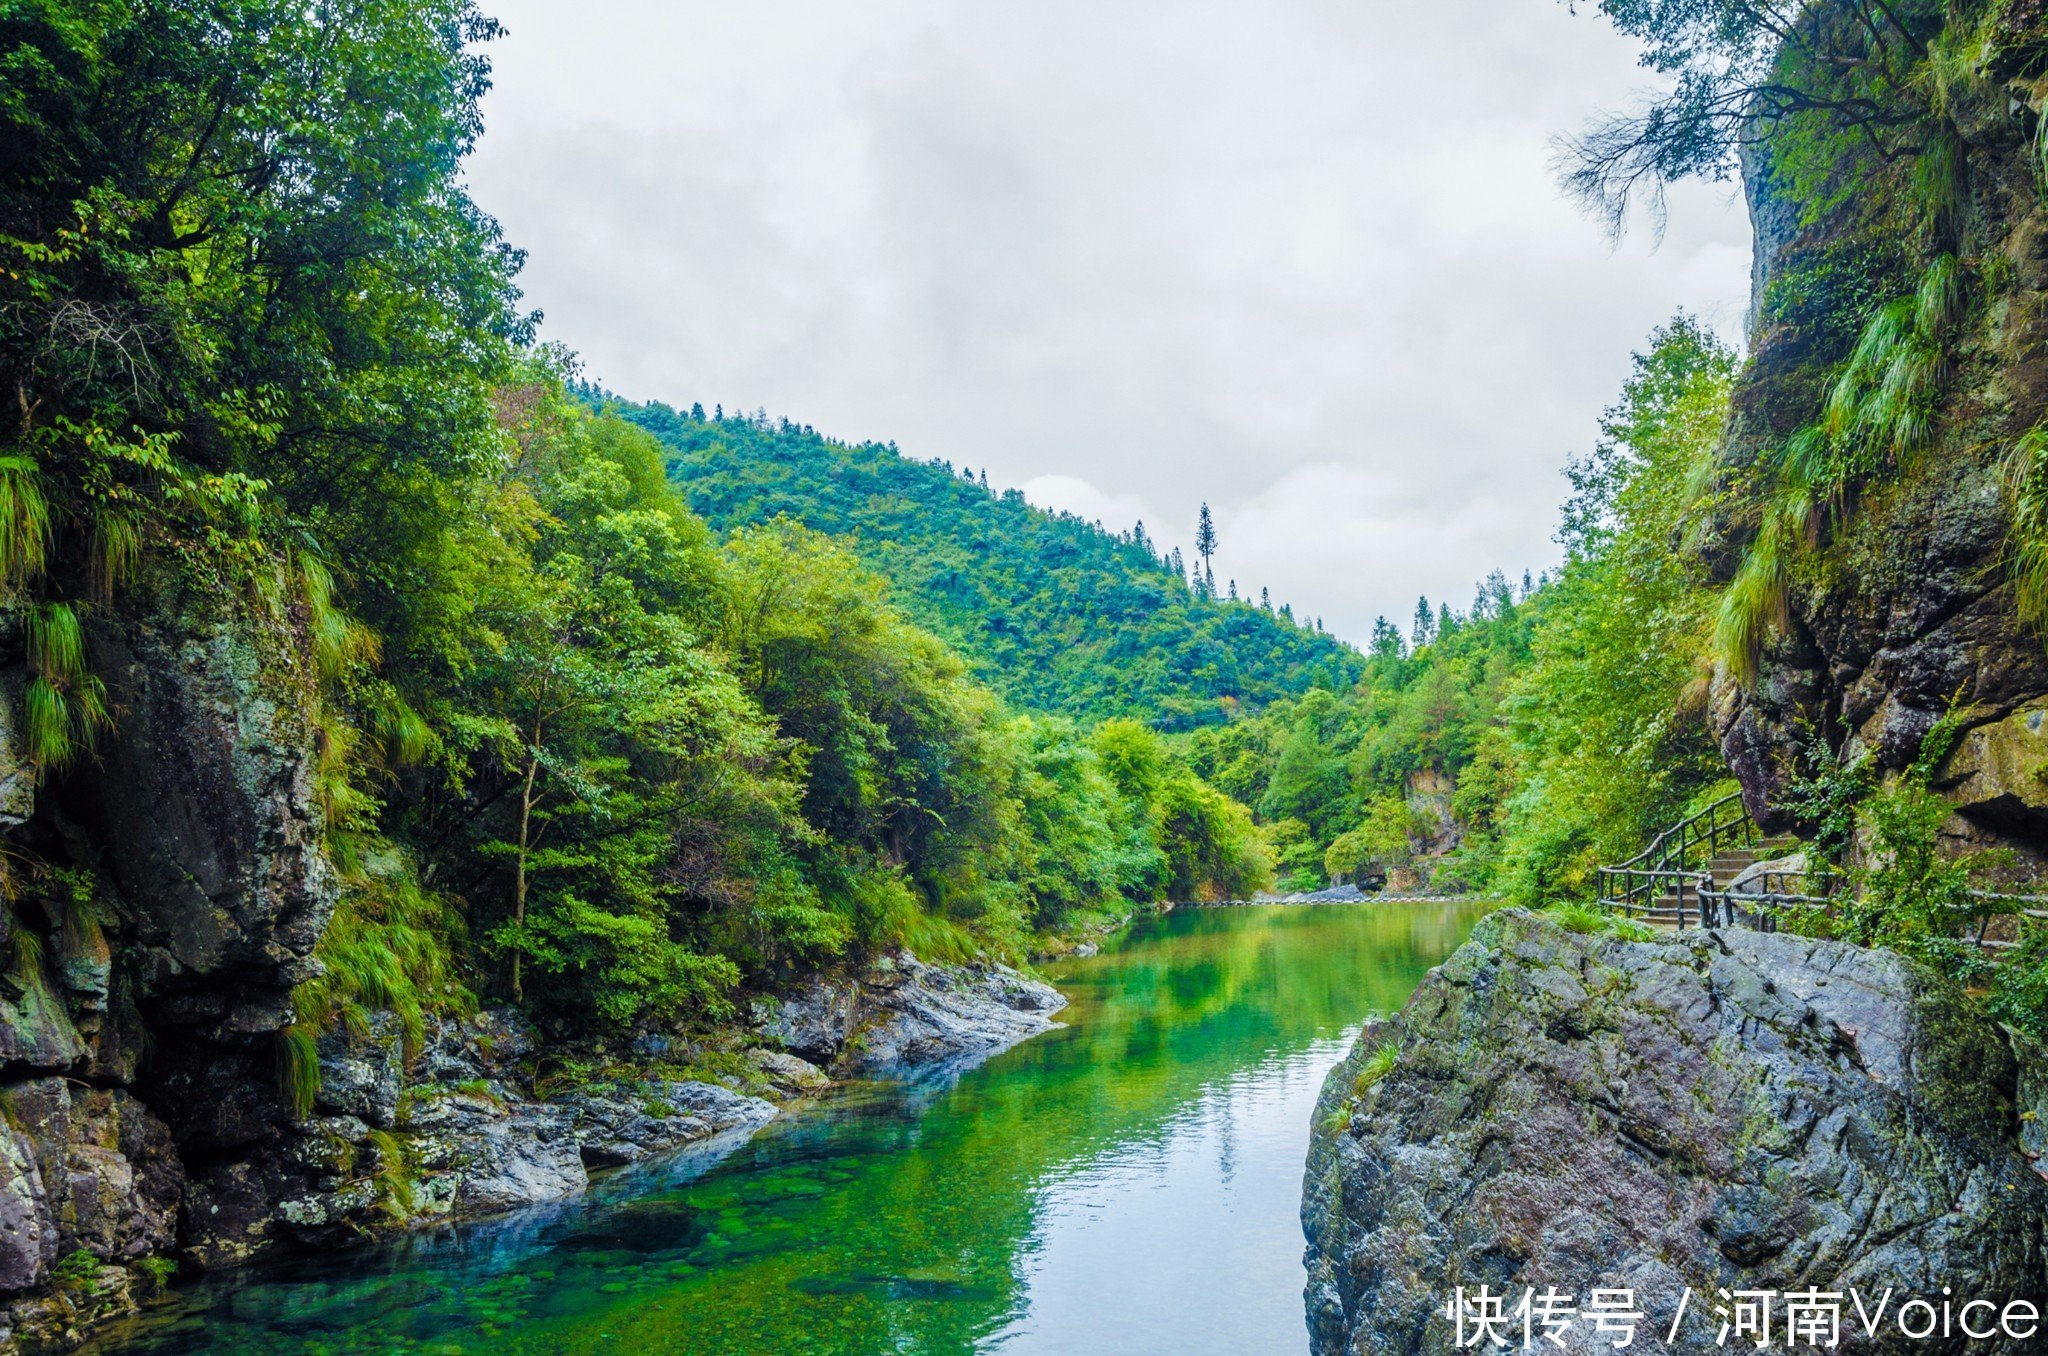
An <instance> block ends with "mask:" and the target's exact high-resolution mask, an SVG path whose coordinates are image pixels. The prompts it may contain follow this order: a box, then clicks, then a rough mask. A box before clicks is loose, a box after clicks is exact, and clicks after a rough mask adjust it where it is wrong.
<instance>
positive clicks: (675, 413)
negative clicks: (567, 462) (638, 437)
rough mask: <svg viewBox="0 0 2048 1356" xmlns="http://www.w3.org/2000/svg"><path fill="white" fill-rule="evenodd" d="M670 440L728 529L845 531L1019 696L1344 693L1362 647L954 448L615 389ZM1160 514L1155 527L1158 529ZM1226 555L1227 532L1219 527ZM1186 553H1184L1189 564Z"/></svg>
mask: <svg viewBox="0 0 2048 1356" xmlns="http://www.w3.org/2000/svg"><path fill="white" fill-rule="evenodd" d="M601 403H602V405H603V407H604V408H606V409H607V410H610V411H612V412H615V413H617V414H618V415H619V416H620V417H622V418H625V419H627V420H629V421H631V422H633V423H636V424H639V425H641V426H642V427H644V428H647V429H649V430H651V431H652V432H654V433H655V434H656V435H658V436H659V437H660V438H661V440H662V442H663V444H664V445H665V446H666V447H667V448H668V449H669V457H670V461H669V465H670V469H671V471H672V473H673V474H674V476H675V478H676V482H677V484H679V485H680V486H681V487H682V489H683V492H684V494H685V496H686V497H687V498H688V500H689V502H690V505H691V507H692V508H694V509H696V511H697V512H698V513H700V514H702V515H703V517H704V519H705V520H706V521H707V522H709V523H711V524H712V525H713V526H714V527H716V528H719V529H721V530H724V529H730V528H733V527H737V526H740V525H743V524H756V523H765V522H769V521H772V520H774V519H776V518H778V517H788V518H791V519H794V520H795V521H797V522H800V523H802V524H804V525H805V526H806V527H810V528H813V529H815V530H816V531H819V532H823V533H826V534H827V535H830V536H833V537H839V538H844V539H845V540H847V542H848V543H849V544H850V545H851V547H852V548H853V549H854V550H855V551H856V552H857V553H858V554H859V555H860V557H861V558H862V559H863V560H865V561H866V562H868V564H869V565H870V566H871V567H872V568H873V569H875V570H876V571H877V572H878V573H879V574H881V576H882V577H883V578H884V579H886V580H888V582H889V584H890V586H891V597H893V598H894V599H895V600H896V601H897V605H898V606H900V607H902V608H903V609H904V611H905V612H906V614H908V615H909V616H910V617H911V619H912V620H914V621H916V622H917V623H918V624H919V625H921V626H923V627H925V628H927V629H928V630H930V631H932V632H934V633H935V634H937V635H939V636H942V637H944V638H945V639H946V640H947V641H948V642H949V643H951V644H952V645H953V646H954V647H955V648H956V649H958V650H959V651H960V652H961V653H962V654H963V655H965V656H967V657H968V658H969V659H970V660H971V661H972V662H973V664H974V666H975V671H976V674H977V676H980V677H982V678H984V679H985V680H986V681H987V682H988V683H989V684H990V685H991V686H993V687H994V688H995V689H996V690H997V691H998V692H1000V693H1002V694H1003V696H1004V697H1006V698H1007V699H1008V700H1010V701H1011V702H1013V703H1015V704H1016V705H1019V706H1022V707H1024V708H1026V709H1029V710H1034V711H1047V712H1055V713H1059V714H1064V715H1069V716H1072V717H1074V718H1075V719H1078V720H1104V719H1108V718H1110V717H1118V716H1122V717H1129V718H1132V719H1137V720H1143V721H1145V722H1146V723H1148V724H1150V725H1152V726H1154V727H1155V728H1158V729H1161V730H1180V729H1187V728H1191V727H1193V726H1196V725H1204V724H1213V723H1216V722H1219V721H1222V720H1225V719H1227V718H1228V717H1229V716H1230V715H1231V714H1233V713H1235V712H1239V711H1245V710H1258V709H1260V708H1263V707H1264V706H1266V705H1267V704H1268V703H1270V702H1272V701H1274V700H1275V699H1277V698H1280V697H1289V696H1299V695H1300V694H1302V693H1303V692H1305V691H1307V690H1308V689H1309V688H1311V687H1314V686H1322V687H1328V688H1340V687H1345V686H1348V685H1349V684H1350V683H1351V682H1353V681H1354V680H1355V679H1356V678H1357V676H1358V674H1359V672H1360V663H1359V656H1358V652H1357V651H1356V650H1354V649H1352V648H1351V647H1350V646H1348V645H1345V644H1343V643H1341V642H1339V641H1337V640H1335V639H1333V638H1332V637H1330V636H1328V635H1326V634H1324V633H1323V632H1322V631H1321V629H1320V623H1319V622H1315V621H1313V620H1311V619H1309V618H1302V619H1300V620H1299V621H1297V620H1296V618H1295V616H1294V613H1293V610H1292V608H1291V607H1289V606H1288V604H1287V603H1286V602H1284V601H1276V600H1270V599H1268V600H1265V601H1264V602H1263V603H1261V602H1258V601H1255V600H1253V599H1252V598H1250V597H1249V596H1247V597H1245V598H1243V599H1240V598H1238V597H1237V593H1238V589H1237V585H1236V583H1235V581H1231V580H1226V581H1224V582H1223V583H1221V584H1218V582H1217V581H1216V578H1215V571H1214V566H1213V564H1211V563H1209V562H1208V561H1207V560H1206V559H1205V558H1204V557H1203V556H1202V555H1197V556H1196V558H1194V559H1192V560H1190V559H1188V558H1186V557H1184V556H1181V555H1180V552H1179V550H1178V548H1174V549H1173V550H1172V551H1171V552H1169V551H1168V550H1167V549H1166V548H1165V547H1163V546H1162V545H1161V544H1159V543H1156V542H1154V541H1153V540H1152V539H1151V538H1150V537H1149V536H1148V534H1147V531H1146V528H1145V525H1144V524H1143V523H1138V524H1136V525H1134V526H1133V527H1131V528H1130V529H1128V530H1123V531H1109V530H1105V529H1104V527H1103V525H1102V524H1100V523H1089V522H1086V521H1084V520H1082V519H1081V518H1079V517H1077V516H1075V515H1073V514H1069V513H1047V512H1045V511H1043V510H1040V509H1037V508H1034V507H1032V506H1031V505H1030V504H1028V503H1026V502H1025V499H1024V496H1023V494H1022V492H1020V491H1018V490H1002V491H994V490H992V489H991V488H990V486H989V484H988V478H987V473H986V472H983V473H982V475H981V477H980V478H979V479H978V480H977V479H976V478H975V477H974V475H973V474H972V473H971V472H970V471H969V470H967V468H965V467H961V468H958V469H955V468H954V467H953V466H952V465H951V464H950V463H948V462H945V461H943V460H935V461H930V462H920V461H916V460H913V459H911V458H908V457H904V456H901V455H899V454H898V453H897V451H896V450H895V449H894V448H893V447H888V446H882V445H878V444H873V443H869V444H863V445H857V446H856V445H851V444H847V443H841V442H837V441H834V440H832V439H829V438H825V437H821V436H820V435H819V434H817V433H816V432H814V431H813V430H811V429H809V428H807V427H803V426H800V425H796V424H792V423H790V422H789V421H787V420H776V419H771V418H769V417H768V416H767V415H765V414H756V415H750V416H748V415H739V414H732V413H728V412H726V411H725V410H723V409H721V408H719V407H716V406H714V407H713V411H712V413H711V414H710V415H708V416H707V415H706V414H705V412H704V410H703V407H702V406H701V405H698V406H693V407H692V408H691V409H689V410H687V411H679V410H675V409H672V408H670V407H669V406H666V405H661V404H647V405H633V404H628V403H625V402H622V401H618V400H616V399H609V400H601ZM1155 527H1156V525H1155ZM1204 530H1206V531H1208V532H1209V534H1210V535H1209V537H1208V538H1207V541H1208V545H1209V548H1210V552H1211V553H1213V548H1214V529H1213V527H1208V528H1202V527H1198V528H1197V529H1196V537H1197V540H1195V541H1194V543H1193V545H1194V547H1195V549H1196V551H1197V552H1200V551H1201V550H1202V547H1203V540H1202V539H1201V536H1202V532H1203V531H1204ZM1175 557H1180V562H1181V563H1180V565H1179V566H1178V567H1176V566H1175V565H1174V564H1173V563H1172V562H1173V560H1174V558H1175Z"/></svg>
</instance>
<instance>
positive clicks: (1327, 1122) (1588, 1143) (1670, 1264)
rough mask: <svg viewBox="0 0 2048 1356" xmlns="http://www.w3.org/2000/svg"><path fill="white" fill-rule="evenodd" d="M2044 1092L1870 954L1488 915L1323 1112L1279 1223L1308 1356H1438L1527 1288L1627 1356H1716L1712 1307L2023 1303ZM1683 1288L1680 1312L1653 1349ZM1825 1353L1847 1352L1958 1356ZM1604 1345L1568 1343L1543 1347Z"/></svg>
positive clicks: (2012, 1345)
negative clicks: (1470, 1310) (1483, 1312)
mask: <svg viewBox="0 0 2048 1356" xmlns="http://www.w3.org/2000/svg"><path fill="white" fill-rule="evenodd" d="M1382 1048H1391V1049H1393V1050H1394V1051H1395V1052H1397V1053H1396V1055H1395V1057H1394V1058H1393V1059H1392V1062H1391V1064H1390V1065H1389V1064H1388V1063H1387V1062H1386V1057H1385V1056H1379V1057H1378V1058H1375V1056H1376V1055H1377V1052H1378V1051H1380V1050H1381V1049H1382ZM2044 1072H2048V1066H2044V1065H2043V1063H2042V1062H2041V1059H2040V1057H2039V1055H2038V1054H2037V1053H2036V1052H2035V1051H2033V1050H2032V1049H2031V1048H2030V1047H2026V1046H2025V1045H2023V1044H2022V1043H2021V1042H2020V1041H2018V1039H2017V1038H2014V1037H2010V1036H2008V1035H2006V1034H2005V1033H2003V1032H2001V1031H2000V1030H1999V1028H1998V1027H1996V1026H1995V1025H1994V1024H1992V1023H1991V1022H1990V1021H1988V1020H1986V1019H1985V1018H1984V1017H1982V1016H1981V1015H1980V1014H1979V1013H1978V1012H1977V1011H1976V1010H1975V1009H1974V1008H1973V1007H1972V1006H1971V1005H1969V1004H1968V1003H1967V1002H1966V1000H1964V999H1963V997H1962V995H1961V994H1960V992H1959V991H1957V990H1955V989H1954V988H1953V987H1951V986H1949V985H1948V984H1947V983H1946V982H1945V981H1943V980H1941V979H1940V978H1939V977H1937V976H1935V975H1933V974H1931V973H1928V972H1926V971H1924V970H1922V969H1920V968H1918V967H1916V966H1914V965H1912V964H1911V963H1909V962H1907V961H1904V960H1902V959H1900V958H1898V957H1896V956H1894V955H1891V954H1890V953H1887V952H1872V951H1863V950H1860V949H1858V948H1855V947H1851V946H1847V945H1845V944H1842V943H1837V942H1819V941H1812V940H1807V939H1802V938H1796V937H1788V936H1773V935H1764V934H1759V933H1749V932H1730V933H1725V934H1715V933H1705V934H1692V935H1688V936H1686V937H1684V938H1683V939H1682V940H1671V941H1658V942H1627V941H1621V940H1617V939H1613V938H1603V937H1587V936H1581V935H1577V934H1573V933H1570V932H1566V931H1564V930H1563V929H1561V928H1559V927H1557V926H1556V925H1555V924H1553V923H1551V922H1549V921H1548V920H1546V919H1544V918H1541V917H1539V916H1532V915H1529V914H1524V913H1520V912H1510V913H1505V914H1499V915H1495V916H1494V917H1493V918H1491V919H1489V920H1487V921H1486V922H1484V923H1482V924H1481V925H1480V928H1479V930H1478V931H1477V932H1476V933H1475V934H1474V937H1473V940H1472V941H1471V943H1469V944H1468V945H1467V946H1466V947H1464V948H1463V949H1462V950H1460V951H1459V952H1458V953H1457V954H1456V955H1454V956H1453V957H1452V958H1451V959H1450V960H1449V961H1447V962H1446V963H1445V964H1444V965H1443V966H1442V967H1441V968H1440V969H1439V970H1437V971H1435V972H1433V973H1432V974H1431V976H1430V977H1429V978H1428V979H1426V980H1425V981H1424V982H1423V984H1422V986H1421V987H1420V988H1419V989H1418V990H1417V991H1416V993H1415V995H1414V997H1413V998H1412V999H1411V1000H1410V1002H1409V1004H1408V1006H1407V1008H1406V1009H1405V1010H1404V1011H1403V1012H1402V1014H1401V1015H1400V1017H1398V1018H1397V1019H1396V1020H1394V1021H1393V1022H1391V1023H1386V1024H1380V1025H1376V1026H1375V1027H1373V1028H1370V1029H1368V1030H1367V1031H1366V1032H1365V1034H1364V1035H1363V1036H1362V1037H1361V1038H1360V1040H1359V1042H1358V1045H1357V1046H1356V1048H1355V1049H1354V1050H1353V1052H1352V1054H1351V1056H1350V1058H1349V1059H1347V1060H1346V1061H1345V1063H1344V1064H1342V1065H1340V1066H1339V1067H1338V1069H1337V1070H1336V1071H1335V1072H1334V1073H1332V1074H1331V1076H1330V1079H1329V1081H1328V1083H1327V1084H1326V1086H1325V1088H1324V1092H1323V1097H1322V1101H1321V1104H1320V1105H1319V1107H1318V1109H1317V1121H1316V1130H1315V1136H1314V1141H1313V1146H1312V1149H1311V1155H1310V1160H1309V1165H1308V1173H1307V1179H1306V1182H1305V1184H1304V1193H1303V1205H1302V1219H1303V1225H1304V1228H1305V1231H1306V1233H1307V1236H1308V1239H1309V1249H1308V1264H1309V1284H1308V1291H1307V1303H1308V1316H1309V1325H1310V1329H1311V1332H1312V1335H1313V1348H1314V1350H1315V1351H1317V1352H1318V1353H1323V1354H1325V1356H1336V1354H1337V1353H1357V1354H1358V1356H1413V1354H1414V1353H1424V1352H1448V1351H1451V1350H1453V1349H1454V1343H1453V1338H1454V1333H1453V1331H1452V1329H1451V1327H1450V1325H1449V1324H1448V1323H1447V1322H1446V1321H1445V1319H1444V1317H1443V1310H1444V1306H1445V1304H1446V1302H1447V1301H1449V1300H1450V1298H1451V1297H1452V1295H1453V1294H1454V1293H1455V1291H1456V1289H1457V1288H1458V1287H1461V1286H1462V1287H1465V1288H1466V1289H1467V1290H1468V1291H1476V1289H1477V1287H1479V1286H1482V1285H1484V1286H1488V1287H1490V1288H1491V1289H1492V1291H1493V1292H1494V1293H1495V1294H1500V1293H1503V1292H1506V1293H1508V1294H1509V1295H1510V1296H1511V1298H1510V1299H1509V1301H1508V1303H1509V1306H1510V1307H1512V1306H1513V1305H1514V1303H1516V1302H1517V1301H1518V1300H1519V1298H1520V1296H1521V1294H1522V1292H1523V1288H1524V1287H1534V1288H1535V1289H1536V1290H1537V1292H1538V1293H1541V1292H1542V1291H1543V1290H1544V1288H1545V1287H1548V1286H1556V1287H1557V1288H1558V1290H1559V1291H1561V1292H1564V1293H1565V1294H1567V1295H1572V1296H1576V1297H1577V1299H1578V1302H1579V1303H1581V1304H1583V1303H1585V1302H1586V1301H1587V1299H1588V1298H1589V1297H1590V1295H1591V1293H1592V1291H1593V1290H1595V1289H1596V1288H1598V1289H1627V1290H1631V1291H1633V1292H1634V1296H1635V1308H1636V1309H1637V1310H1639V1311H1641V1312H1642V1313H1643V1314H1644V1315H1646V1318H1645V1320H1644V1323H1643V1326H1642V1331H1641V1332H1640V1333H1639V1335H1638V1339H1637V1341H1636V1342H1635V1344H1634V1345H1635V1347H1636V1348H1637V1349H1639V1350H1640V1349H1644V1348H1645V1347H1648V1348H1649V1349H1652V1350H1658V1351H1666V1350H1668V1351H1673V1352H1700V1353H1704V1352H1709V1351H1716V1350H1725V1349H1727V1348H1726V1347H1725V1346H1723V1345H1721V1344H1719V1343H1718V1341H1717V1335H1718V1332H1719V1322H1718V1320H1717V1319H1716V1318H1715V1317H1714V1315H1713V1306H1714V1305H1715V1304H1716V1303H1718V1302H1720V1299H1719V1295H1718V1291H1719V1290H1720V1289H1722V1288H1725V1289H1727V1290H1728V1291H1730V1292H1734V1291H1738V1290H1745V1289H1749V1290H1770V1291H1776V1292H1780V1293H1783V1292H1787V1291H1793V1290H1798V1289H1803V1288H1806V1287H1808V1286H1817V1287H1819V1288H1820V1289H1822V1290H1840V1289H1843V1288H1845V1287H1850V1286H1853V1287H1855V1288H1856V1289H1857V1290H1858V1291H1859V1292H1860V1293H1862V1294H1863V1295H1865V1296H1867V1297H1868V1302H1870V1303H1871V1304H1875V1302H1876V1300H1877V1298H1878V1296H1880V1295H1881V1294H1882V1293H1883V1292H1884V1291H1885V1290H1886V1289H1888V1288H1889V1289H1891V1290H1892V1291H1893V1292H1894V1294H1893V1300H1892V1303H1893V1305H1894V1306H1897V1305H1900V1304H1903V1303H1905V1302H1907V1301H1908V1300H1910V1299H1911V1298H1913V1297H1915V1296H1922V1295H1927V1296H1932V1297H1934V1298H1935V1299H1936V1301H1937V1302H1939V1300H1940V1298H1941V1288H1942V1287H1943V1286H1944V1285H1952V1286H1954V1287H1956V1293H1957V1294H1958V1295H1959V1296H1964V1297H1966V1298H1969V1299H1976V1298H1984V1299H1990V1300H1993V1301H1995V1302H1997V1303H1998V1304H2001V1305H2002V1304H2004V1303H2005V1302H2006V1301H2007V1300H2010V1299H2028V1300H2032V1301H2035V1302H2039V1301H2040V1300H2041V1298H2042V1296H2043V1295H2044V1293H2048V1253H2044V1251H2043V1237H2044V1230H2048V1181H2044V1180H2043V1174H2042V1173H2041V1172H2040V1171H2039V1170H2038V1169H2037V1167H2036V1166H2035V1163H2034V1162H2033V1159H2034V1158H2035V1157H2036V1156H2037V1155H2038V1152H2039V1150H2040V1148H2041V1147H2042V1145H2041V1142H2040V1137H2041V1133H2042V1132H2041V1131H2040V1128H2039V1127H2040V1125H2041V1123H2042V1122H2041V1120H2040V1118H2039V1116H2037V1115H2030V1114H2029V1113H2030V1112H2048V1103H2044V1092H2043V1089H2042V1085H2041V1080H2042V1074H2043V1073H2044ZM1688 1287H1690V1289H1691V1299H1690V1310H1689V1312H1690V1314H1691V1317H1690V1319H1689V1320H1688V1321H1687V1322H1686V1323H1685V1324H1682V1325H1680V1330H1679V1337H1678V1340H1677V1341H1675V1342H1672V1343H1670V1344H1669V1345H1668V1346H1667V1345H1660V1343H1662V1342H1663V1340H1664V1338H1665V1337H1666V1336H1667V1334H1668V1333H1669V1331H1670V1328H1671V1325H1672V1321H1673V1318H1674V1315H1676V1314H1677V1312H1678V1309H1679V1305H1680V1302H1681V1296H1682V1295H1683V1294H1684V1292H1685V1291H1686V1289H1687V1288H1688ZM1845 1303H1846V1301H1845ZM1978 1317H1979V1318H1980V1319H1981V1317H1982V1312H1981V1311H1980V1312H1979V1314H1978ZM1915 1318H1916V1319H1917V1314H1916V1315H1915ZM1515 1326H1516V1328H1517V1329H1518V1330H1519V1322H1517V1323H1516V1325H1515ZM1852 1326H1854V1325H1852ZM1979 1326H1980V1327H1981V1326H1982V1325H1981V1323H1980V1325H1979ZM1844 1335H1845V1345H1844V1346H1843V1347H1842V1348H1841V1349H1842V1350H1844V1351H1891V1350H1930V1351H1932V1350H1941V1351H1949V1350H1960V1349H1961V1346H1960V1344H1958V1343H1955V1342H1947V1343H1935V1344H1931V1345H1927V1346H1918V1345H1915V1344H1914V1343H1912V1342H1910V1341H1906V1340H1903V1339H1901V1338H1900V1337H1899V1336H1898V1335H1897V1334H1896V1333H1895V1332H1893V1331H1891V1330H1890V1329H1889V1328H1884V1329H1883V1330H1881V1332H1880V1334H1879V1340H1875V1341H1873V1340H1869V1339H1866V1338H1864V1337H1863V1336H1862V1335H1861V1331H1860V1328H1858V1330H1857V1332H1855V1333H1849V1332H1847V1330H1846V1329H1845V1334H1844ZM1516 1340H1517V1341H1518V1340H1519V1332H1518V1333H1517V1337H1516ZM1538 1340H1539V1343H1540V1342H1541V1340H1542V1338H1541V1330H1540V1328H1539V1330H1538ZM1612 1342H1613V1339H1612V1338H1611V1337H1595V1336H1594V1335H1593V1334H1592V1333H1591V1332H1590V1331H1589V1329H1588V1326H1587V1325H1586V1324H1583V1323H1582V1324H1580V1325H1578V1326H1577V1327H1576V1328H1575V1329H1574V1330H1573V1331H1572V1333H1571V1334H1570V1336H1569V1339H1568V1340H1567V1341H1566V1343H1565V1345H1564V1349H1566V1350H1571V1351H1587V1352H1591V1351H1601V1350H1609V1349H1611V1347H1612ZM1969 1349H1970V1350H1971V1351H1973V1352H1984V1353H2009V1354H2010V1356H2019V1354H2020V1353H2021V1352H2027V1351H2034V1350H2038V1349H2039V1347H2038V1345H2037V1344H2036V1343H2035V1342H2034V1341H2032V1340H2028V1339H2023V1338H2000V1339H1998V1340H1993V1341H1989V1342H1978V1343H1975V1344H1972V1345H1970V1346H1969Z"/></svg>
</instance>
